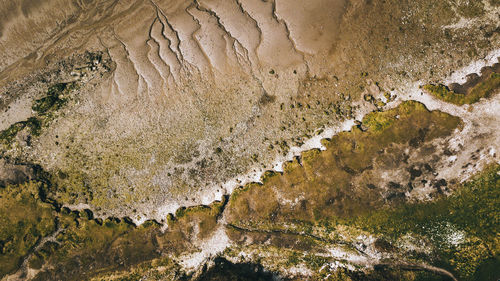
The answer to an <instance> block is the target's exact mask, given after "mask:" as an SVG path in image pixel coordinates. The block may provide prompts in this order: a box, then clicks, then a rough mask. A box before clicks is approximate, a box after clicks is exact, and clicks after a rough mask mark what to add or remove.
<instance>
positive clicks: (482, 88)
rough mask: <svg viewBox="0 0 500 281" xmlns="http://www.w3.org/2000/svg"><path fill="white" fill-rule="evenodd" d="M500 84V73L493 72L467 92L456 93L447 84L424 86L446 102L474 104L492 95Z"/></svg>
mask: <svg viewBox="0 0 500 281" xmlns="http://www.w3.org/2000/svg"><path fill="white" fill-rule="evenodd" d="M499 86H500V73H495V72H493V73H491V74H490V75H489V77H487V78H486V79H484V80H483V81H481V82H479V83H478V84H476V85H474V86H473V87H471V88H470V89H468V91H467V93H466V94H460V93H455V92H454V91H452V90H450V89H449V88H448V87H447V86H445V85H442V84H438V85H433V84H428V85H425V86H424V87H423V89H424V90H426V91H427V92H428V93H430V94H431V95H433V96H434V97H436V98H438V99H440V100H443V101H445V102H449V103H453V104H456V105H464V104H472V103H475V102H478V101H479V100H480V99H481V98H488V97H490V96H491V95H492V94H493V93H494V91H495V90H497V89H498V87H499Z"/></svg>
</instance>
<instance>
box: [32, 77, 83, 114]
mask: <svg viewBox="0 0 500 281" xmlns="http://www.w3.org/2000/svg"><path fill="white" fill-rule="evenodd" d="M76 88H77V84H76V83H74V82H71V83H58V84H55V85H53V86H51V87H49V89H48V90H47V95H46V96H45V97H43V98H41V99H38V100H35V102H34V103H33V106H32V109H33V111H35V112H36V113H38V114H40V115H43V114H47V113H48V112H51V111H56V110H58V109H59V108H61V107H62V106H63V105H64V104H65V103H66V102H67V100H68V98H69V97H68V93H69V92H71V91H73V90H75V89H76Z"/></svg>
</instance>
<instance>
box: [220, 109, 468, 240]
mask: <svg viewBox="0 0 500 281" xmlns="http://www.w3.org/2000/svg"><path fill="white" fill-rule="evenodd" d="M460 124H461V121H460V119H459V118H457V117H454V116H451V115H448V114H446V113H442V112H438V111H433V112H430V111H428V110H427V109H426V108H425V106H424V105H422V104H420V103H418V102H413V101H409V102H404V103H402V104H401V105H400V106H399V107H397V108H395V109H391V110H388V111H386V112H375V113H372V114H369V115H368V116H366V118H365V119H364V120H363V125H364V126H365V127H366V128H367V129H366V131H362V130H361V129H360V128H358V127H353V128H352V130H351V131H350V132H342V133H340V134H338V135H336V136H334V137H333V138H332V139H331V140H329V141H324V142H323V144H324V145H325V146H326V147H327V149H326V150H325V151H320V150H317V149H315V150H311V151H307V152H304V153H303V154H302V157H301V159H300V160H301V165H299V164H298V160H297V159H296V160H294V161H292V162H290V163H287V164H285V165H284V166H285V169H284V170H285V172H284V174H283V175H281V174H275V173H266V174H265V175H264V177H263V181H264V183H263V184H262V185H261V184H256V183H253V184H248V185H246V186H244V187H243V188H241V189H237V190H236V191H235V192H234V193H233V195H232V196H231V199H230V200H229V205H228V209H227V211H228V216H227V218H228V219H229V221H228V222H230V223H231V224H233V225H235V226H239V227H243V228H244V227H250V226H251V227H252V228H256V227H257V228H265V229H282V228H284V227H285V225H290V224H291V223H293V225H295V226H299V225H300V227H299V229H298V230H299V231H301V232H305V231H307V230H308V227H307V226H308V225H309V224H310V223H318V222H320V221H322V220H324V219H332V218H336V217H350V216H353V215H355V214H360V213H363V212H369V211H370V210H373V209H377V208H380V207H381V206H383V205H385V204H386V199H385V198H384V197H382V195H381V194H380V192H379V191H377V190H372V189H370V188H369V187H367V186H360V187H359V188H357V189H353V187H352V182H353V180H354V178H355V177H357V176H359V175H361V174H362V173H363V172H364V171H369V170H370V169H372V166H373V162H375V161H377V159H378V157H381V156H380V155H384V153H382V152H383V151H384V150H385V149H388V150H389V151H393V152H388V153H392V154H395V156H394V157H393V158H394V160H393V161H392V162H394V161H404V160H403V159H402V158H401V157H399V158H397V157H396V156H397V155H396V154H398V155H399V154H400V153H402V152H401V151H399V150H397V149H395V150H391V149H390V148H391V147H394V146H396V145H407V144H409V145H410V146H412V147H418V146H419V145H421V144H423V143H426V142H428V141H431V140H433V139H435V138H439V137H445V136H447V135H450V134H451V133H452V132H453V131H454V130H455V128H457V127H459V126H460ZM391 157H392V156H391ZM394 165H395V166H397V165H398V164H397V163H394ZM369 180H370V178H368V179H366V180H365V181H368V182H369ZM371 180H372V181H373V182H376V181H377V178H376V177H373V179H371Z"/></svg>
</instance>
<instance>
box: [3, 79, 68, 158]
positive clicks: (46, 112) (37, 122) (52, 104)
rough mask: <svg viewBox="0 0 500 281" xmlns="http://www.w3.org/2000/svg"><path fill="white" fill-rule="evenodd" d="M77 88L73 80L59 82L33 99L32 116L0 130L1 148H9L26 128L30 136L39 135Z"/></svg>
mask: <svg viewBox="0 0 500 281" xmlns="http://www.w3.org/2000/svg"><path fill="white" fill-rule="evenodd" d="M77 88H78V85H77V84H76V83H75V82H71V83H59V84H55V85H53V86H51V87H49V89H48V90H47V95H46V96H44V97H43V98H40V99H38V100H35V101H34V103H33V106H32V109H33V111H34V112H35V115H34V116H32V117H29V118H28V119H27V120H25V121H20V122H17V123H14V124H12V125H11V126H10V127H9V128H7V129H5V130H3V131H1V132H0V143H1V144H3V149H4V150H6V149H10V148H11V145H12V143H13V141H14V139H15V137H16V136H17V135H18V133H19V132H21V131H23V130H24V129H26V128H27V129H28V130H29V131H28V133H29V134H30V135H31V136H35V137H37V136H39V135H40V133H41V132H42V128H43V126H44V125H46V124H47V123H48V122H49V121H50V120H52V119H53V118H54V115H53V114H54V112H55V111H57V110H59V109H60V108H61V107H62V106H63V105H64V104H65V103H66V102H67V101H68V100H69V98H70V96H69V94H70V93H71V92H72V91H74V90H76V89H77Z"/></svg>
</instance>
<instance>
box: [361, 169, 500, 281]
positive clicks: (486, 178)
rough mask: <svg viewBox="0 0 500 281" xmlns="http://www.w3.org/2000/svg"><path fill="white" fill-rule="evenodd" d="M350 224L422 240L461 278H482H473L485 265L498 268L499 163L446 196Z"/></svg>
mask: <svg viewBox="0 0 500 281" xmlns="http://www.w3.org/2000/svg"><path fill="white" fill-rule="evenodd" d="M352 223H354V224H355V225H357V226H358V227H360V228H362V229H364V230H367V231H370V232H372V233H377V234H383V235H385V236H388V237H391V238H392V239H393V240H396V239H398V238H401V237H402V236H405V235H407V234H411V235H417V236H419V237H425V239H427V240H429V241H430V242H431V243H432V245H434V247H435V248H436V249H438V255H439V256H440V258H441V259H442V261H443V262H445V263H446V266H447V267H448V268H450V269H451V270H454V271H455V272H457V273H458V274H459V276H460V277H461V278H462V279H463V280H485V279H476V278H475V277H474V276H484V274H485V272H480V271H479V269H480V268H481V266H482V265H483V264H485V263H494V264H496V265H497V268H499V267H498V266H500V260H499V252H500V240H499V233H500V165H494V166H492V167H490V168H488V169H487V170H486V171H485V172H483V173H482V174H480V175H478V176H477V177H476V178H474V179H472V180H471V181H468V182H467V183H465V184H463V186H461V187H460V188H459V189H458V190H457V191H456V192H455V193H454V194H453V195H451V196H449V197H443V198H441V199H438V200H435V201H432V202H427V203H418V204H406V205H403V206H401V207H398V208H397V209H388V210H380V211H376V212H373V213H370V214H368V215H366V216H362V217H359V218H356V219H355V220H354V221H353V222H352ZM488 268H491V266H487V267H486V268H485V269H484V270H486V271H487V270H489V269H488ZM499 274H500V272H498V271H497V273H496V275H497V276H496V278H498V277H499V276H498V275H499ZM491 280H493V279H491ZM495 280H496V279H495Z"/></svg>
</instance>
